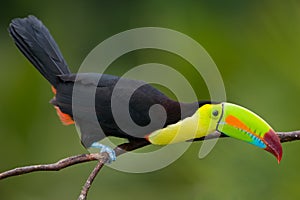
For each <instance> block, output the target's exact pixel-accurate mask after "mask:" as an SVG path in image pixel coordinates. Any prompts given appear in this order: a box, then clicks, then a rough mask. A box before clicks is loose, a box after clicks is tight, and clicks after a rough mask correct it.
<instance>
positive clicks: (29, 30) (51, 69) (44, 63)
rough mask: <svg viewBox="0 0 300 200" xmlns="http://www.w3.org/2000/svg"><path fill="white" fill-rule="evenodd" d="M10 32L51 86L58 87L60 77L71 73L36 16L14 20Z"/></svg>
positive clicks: (54, 43)
mask: <svg viewBox="0 0 300 200" xmlns="http://www.w3.org/2000/svg"><path fill="white" fill-rule="evenodd" d="M8 30H9V33H10V35H11V37H12V38H13V40H14V42H15V43H16V45H17V47H18V48H19V49H20V50H21V52H22V53H23V54H24V55H25V56H26V57H27V58H28V59H29V60H30V62H31V63H32V64H33V65H34V67H35V68H36V69H37V70H38V71H39V72H40V73H41V74H42V75H43V76H44V77H45V78H46V79H47V80H48V81H49V82H50V83H51V85H53V86H54V87H56V85H57V76H58V75H62V74H69V73H70V70H69V68H68V66H67V63H66V61H65V59H64V58H63V56H62V54H61V52H60V50H59V48H58V46H57V44H56V42H55V41H54V39H53V38H52V36H51V34H50V33H49V31H48V29H47V28H46V27H45V26H44V24H43V23H42V22H41V21H40V20H38V19H37V18H36V17H35V16H28V17H26V18H23V19H20V18H17V19H13V20H12V22H11V24H10V25H9V29H8Z"/></svg>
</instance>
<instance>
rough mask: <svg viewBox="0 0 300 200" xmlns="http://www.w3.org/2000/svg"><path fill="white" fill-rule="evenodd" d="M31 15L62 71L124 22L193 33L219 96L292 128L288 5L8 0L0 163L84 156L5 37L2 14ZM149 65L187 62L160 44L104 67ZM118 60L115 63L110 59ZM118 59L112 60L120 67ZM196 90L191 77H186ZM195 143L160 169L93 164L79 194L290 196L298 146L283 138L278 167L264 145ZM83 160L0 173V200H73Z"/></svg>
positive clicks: (1, 49) (299, 178)
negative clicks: (220, 84)
mask: <svg viewBox="0 0 300 200" xmlns="http://www.w3.org/2000/svg"><path fill="white" fill-rule="evenodd" d="M28 14H34V15H36V16H37V17H39V18H40V19H41V20H42V21H43V22H44V24H46V26H47V27H48V28H49V29H50V31H51V33H52V34H53V36H54V38H55V39H56V41H57V43H58V44H59V46H60V49H61V51H62V52H63V54H64V57H65V59H66V60H67V62H68V64H69V66H70V68H71V69H72V71H73V72H76V70H77V69H78V68H79V66H80V64H81V62H82V61H83V59H84V58H85V56H86V55H87V54H88V53H89V52H90V51H91V50H92V49H93V48H94V47H95V46H96V45H97V44H98V43H100V42H101V41H103V40H105V39H106V38H108V37H110V36H112V35H114V34H117V33H119V32H121V31H125V30H128V29H131V28H136V27H144V26H158V27H165V28H171V29H174V30H176V31H180V32H182V33H184V34H187V35H189V36H190V37H192V38H194V39H195V40H196V41H198V42H199V43H200V44H202V45H203V46H204V48H205V49H206V50H207V51H208V52H209V54H210V55H211V57H212V58H213V59H214V61H215V62H216V64H217V66H218V68H219V70H220V72H221V74H222V76H223V80H224V84H225V87H226V92H227V99H228V101H231V102H235V103H238V104H240V105H243V106H245V107H248V108H250V109H251V110H253V111H255V112H256V113H258V114H260V115H261V116H262V117H263V118H265V119H266V120H267V121H268V122H269V123H270V124H271V125H272V126H273V127H274V129H275V130H278V131H290V130H297V129H300V124H299V111H300V108H299V106H298V105H299V100H300V95H299V92H300V80H299V76H300V67H299V66H300V60H299V57H300V56H299V55H300V54H299V52H300V39H299V35H300V1H290V0H287V1H238V0H228V1H217V0H212V1H159V0H154V1H95V0H90V1H58V0H52V1H45V2H42V1H34V0H28V1H17V0H10V1H7V2H2V3H1V7H0V61H1V62H0V70H1V73H0V93H1V98H0V158H1V164H0V171H4V170H7V169H11V168H14V167H18V166H23V165H30V164H38V163H50V162H54V161H57V160H58V159H60V158H64V157H67V156H71V155H75V154H81V153H86V150H85V149H84V148H83V147H82V146H81V145H80V141H79V137H78V134H77V133H76V130H75V128H74V127H72V126H69V127H65V126H63V125H61V123H60V122H59V120H58V118H57V116H56V113H55V111H54V109H53V107H52V106H51V105H50V104H48V101H49V100H50V99H51V98H52V96H53V95H52V93H51V90H50V86H49V85H48V83H47V82H46V81H45V80H44V79H43V78H42V76H41V75H40V74H39V73H38V72H37V71H36V70H35V69H34V68H33V67H32V66H31V64H30V63H29V62H28V61H27V60H26V59H25V58H24V56H23V55H21V53H20V52H19V51H18V50H17V49H16V47H15V45H14V44H13V42H12V40H11V39H10V37H9V36H8V32H7V27H8V24H9V22H10V20H11V19H13V18H15V17H24V16H27V15H28ZM147 62H158V63H164V64H168V65H170V66H174V67H175V68H177V69H180V70H181V71H183V73H186V74H187V75H188V74H189V73H190V74H192V73H191V72H189V67H188V64H187V63H186V62H185V61H183V60H180V59H179V58H178V57H176V56H174V55H170V54H168V53H166V52H161V51H151V50H148V51H144V52H133V53H131V54H129V55H124V56H123V57H122V58H120V59H119V60H117V61H116V63H115V66H119V67H114V65H113V66H112V67H111V73H113V74H117V75H118V74H122V73H123V72H125V71H126V70H128V69H130V67H132V66H136V65H138V64H142V63H147ZM120 66H122V67H120ZM123 66H124V67H123ZM191 83H192V84H193V87H194V88H195V89H196V90H197V91H199V94H198V95H199V98H203V99H206V98H208V93H207V89H206V87H205V84H204V83H203V80H201V79H195V78H191ZM200 144H201V143H195V144H193V145H192V147H191V148H189V150H188V151H187V152H186V153H185V154H184V155H183V156H182V157H181V158H180V159H179V160H177V161H176V162H174V163H173V164H172V165H170V166H168V167H166V168H164V169H161V170H159V171H155V172H151V173H146V174H128V173H123V172H118V171H115V170H113V169H110V168H108V167H105V168H104V169H103V170H102V171H101V173H100V174H99V175H98V177H97V178H96V180H95V182H94V184H93V185H92V188H91V191H90V193H89V199H104V198H105V199H123V200H126V199H140V198H143V199H145V200H147V199H149V200H150V199H212V200H213V199H274V200H276V199H299V198H300V194H299V186H300V174H299V167H300V157H299V151H300V142H291V143H285V144H283V149H284V156H283V159H282V162H281V163H280V165H278V164H277V162H276V160H275V159H274V158H273V157H272V156H271V155H270V154H268V153H266V152H263V151H261V150H259V149H257V148H255V147H253V146H251V145H247V144H244V143H241V142H239V141H236V140H233V139H222V140H219V141H218V143H217V145H216V147H215V148H214V149H213V151H212V152H211V153H210V154H209V155H208V156H207V157H205V158H204V159H201V160H200V159H198V156H197V155H198V151H199V148H200ZM94 166H95V163H92V162H91V163H86V164H81V165H76V166H73V167H70V168H68V169H64V170H62V171H60V172H37V173H32V174H28V175H23V176H20V177H12V178H8V179H5V180H1V181H0V198H1V199H9V200H15V199H22V200H26V199H30V200H34V199H45V200H46V199H51V200H52V199H76V198H77V196H78V195H79V192H80V190H81V188H82V185H83V184H84V182H85V180H86V178H87V176H88V175H89V173H90V171H91V170H92V169H93V167H94Z"/></svg>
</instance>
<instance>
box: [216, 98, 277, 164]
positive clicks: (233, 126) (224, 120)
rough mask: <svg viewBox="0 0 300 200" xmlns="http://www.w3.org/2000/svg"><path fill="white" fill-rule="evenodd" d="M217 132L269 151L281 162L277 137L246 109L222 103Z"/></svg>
mask: <svg viewBox="0 0 300 200" xmlns="http://www.w3.org/2000/svg"><path fill="white" fill-rule="evenodd" d="M217 131H219V132H221V133H223V134H225V135H228V136H230V137H233V138H236V139H239V140H243V141H245V142H248V143H250V144H253V145H255V146H257V147H259V148H262V149H265V150H266V151H269V152H270V153H272V154H273V155H274V156H275V157H276V158H277V160H278V163H279V162H280V160H281V157H282V146H281V143H280V139H279V137H278V136H277V135H276V133H275V132H274V130H273V129H272V128H271V126H270V125H269V124H267V123H266V122H265V121H264V120H263V119H262V118H260V117H259V116H258V115H256V114H255V113H253V112H251V111H249V110H247V109H246V108H243V107H241V106H238V105H235V104H231V103H222V115H221V117H220V119H219V122H218V124H217Z"/></svg>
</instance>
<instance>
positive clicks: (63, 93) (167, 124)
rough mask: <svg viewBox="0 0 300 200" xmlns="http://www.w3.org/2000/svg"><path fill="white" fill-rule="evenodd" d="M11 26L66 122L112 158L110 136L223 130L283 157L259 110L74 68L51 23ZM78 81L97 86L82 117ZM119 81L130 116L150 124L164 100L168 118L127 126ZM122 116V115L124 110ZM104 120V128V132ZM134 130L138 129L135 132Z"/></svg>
mask: <svg viewBox="0 0 300 200" xmlns="http://www.w3.org/2000/svg"><path fill="white" fill-rule="evenodd" d="M9 32H10V35H11V37H12V38H13V40H14V42H15V44H16V45H17V47H18V48H19V49H20V50H21V52H22V53H23V54H24V55H25V56H26V57H27V58H28V59H29V61H30V62H31V63H32V64H33V65H34V67H35V68H36V69H37V70H38V71H39V72H40V73H41V74H42V75H43V76H44V77H45V78H46V79H47V80H48V81H49V82H50V84H51V85H52V88H53V92H54V94H55V96H54V98H53V99H52V100H51V104H53V105H54V107H55V109H56V110H57V113H58V115H59V117H60V119H61V121H62V122H63V123H64V124H67V125H68V124H74V123H75V124H76V126H77V127H79V129H80V132H81V141H82V144H83V145H84V146H85V147H86V148H89V147H101V148H102V150H103V149H104V150H105V151H108V152H109V153H110V155H111V159H115V158H114V152H113V151H112V150H111V149H109V148H107V147H106V146H104V145H101V144H99V143H97V142H98V141H100V140H101V139H103V138H104V137H105V136H115V137H120V138H126V139H128V141H129V143H134V142H137V141H144V142H145V144H155V145H167V144H170V143H176V142H183V141H188V140H193V139H197V138H201V137H203V136H206V135H208V134H210V133H213V132H215V131H218V132H220V133H223V134H225V135H227V136H230V137H233V138H236V139H239V140H242V141H245V142H248V143H251V144H253V145H255V146H257V147H259V148H262V149H265V150H267V151H269V152H271V153H272V154H273V155H274V156H276V158H277V160H278V162H279V161H280V159H281V157H282V147H281V144H280V140H279V137H278V136H277V135H276V133H275V132H274V131H273V129H272V128H271V127H270V126H269V125H268V124H267V123H266V122H265V121H264V120H263V119H261V118H260V117H259V116H257V115H256V114H254V113H253V112H251V111H249V110H247V109H245V108H243V107H240V106H238V105H234V104H231V103H225V102H223V103H215V102H214V103H212V102H209V101H199V102H196V103H180V102H178V101H175V100H172V99H170V98H168V97H167V96H166V95H164V94H163V93H161V92H160V91H159V90H157V89H155V88H154V87H152V86H151V85H149V84H147V83H145V82H143V81H138V80H129V79H125V78H121V77H117V76H112V75H108V74H96V73H83V74H72V73H71V72H70V70H69V68H68V66H67V64H66V62H65V60H64V58H63V56H62V54H61V52H60V50H59V48H58V46H57V44H56V43H55V41H54V39H53V38H52V36H51V35H50V33H49V31H48V29H47V28H46V27H45V26H44V25H43V24H42V22H41V21H40V20H38V19H37V18H36V17H34V16H29V17H26V18H23V19H20V18H17V19H14V20H12V22H11V24H10V26H9ZM95 76H99V78H100V80H99V81H98V83H95V82H94V81H93V80H95V79H94V78H95ZM75 81H76V84H77V85H78V87H79V90H82V94H83V95H84V93H85V91H86V90H89V88H90V87H91V86H93V87H95V88H96V89H95V99H94V100H95V103H94V108H90V107H91V105H90V104H86V103H85V104H84V103H83V104H82V105H80V103H79V105H78V108H77V113H79V116H77V117H74V116H73V115H74V107H72V101H73V100H74V99H73V88H74V84H75ZM119 81H122V84H121V85H120V84H119V85H118V88H117V90H118V95H117V99H116V100H115V101H116V102H117V103H116V105H117V106H121V107H124V106H127V107H128V106H129V114H130V116H124V117H126V118H128V117H130V118H131V119H132V120H133V122H134V123H135V124H136V125H137V126H140V127H146V126H147V125H148V124H149V123H152V121H151V120H152V119H151V118H150V114H149V110H150V108H151V106H153V105H156V104H159V105H160V106H162V107H163V108H164V110H165V112H164V114H165V115H166V117H165V118H162V120H164V122H163V123H158V122H159V120H153V121H154V125H153V126H150V127H149V128H145V129H141V130H140V132H138V133H136V131H135V130H133V128H135V127H133V128H132V127H127V128H125V129H124V128H123V127H122V128H121V127H120V126H119V124H118V123H117V122H116V120H115V117H116V115H115V113H113V111H112V106H111V98H112V94H113V92H114V89H116V88H115V86H116V85H117V83H118V82H119ZM131 85H132V86H134V85H141V86H140V87H138V88H137V89H136V90H135V91H134V93H133V94H132V96H131V97H130V101H129V103H128V102H127V101H126V100H124V99H123V96H126V94H128V93H130V90H131V88H130V86H131ZM82 98H84V96H83V97H82ZM128 104H129V105H128ZM91 110H92V111H95V113H96V116H97V123H95V122H93V121H91V120H90V118H89V117H88V116H89V112H90V111H91ZM117 114H118V113H117ZM154 116H155V115H154ZM117 117H118V118H119V121H120V120H121V121H122V117H123V116H118V115H117ZM152 117H153V116H152ZM156 117H157V118H159V117H160V116H156ZM124 120H125V118H124ZM99 125H100V127H101V129H102V130H103V132H104V134H99V133H98V130H99V128H98V127H99ZM130 128H132V130H130ZM133 132H135V133H134V134H131V133H133Z"/></svg>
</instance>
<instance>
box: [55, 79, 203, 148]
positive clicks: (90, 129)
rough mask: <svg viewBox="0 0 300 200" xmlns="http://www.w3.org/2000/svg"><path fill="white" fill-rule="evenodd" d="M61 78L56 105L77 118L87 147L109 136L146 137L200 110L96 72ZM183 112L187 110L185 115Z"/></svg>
mask: <svg viewBox="0 0 300 200" xmlns="http://www.w3.org/2000/svg"><path fill="white" fill-rule="evenodd" d="M59 78H60V80H61V82H60V84H58V86H57V94H56V98H55V99H54V100H53V101H52V103H53V104H54V105H56V106H58V107H59V108H60V109H61V111H62V112H64V113H67V114H69V115H71V116H72V117H73V118H74V120H75V122H76V125H78V127H79V128H80V131H81V140H82V143H83V144H84V145H85V146H86V147H89V146H90V145H91V144H92V143H93V142H95V141H99V140H101V139H103V138H104V137H105V136H115V137H121V138H128V139H130V140H132V139H136V138H144V136H145V135H147V134H149V133H151V132H153V131H155V130H157V129H160V128H163V127H165V126H166V125H168V124H172V123H176V122H178V121H179V120H180V119H182V118H185V117H186V116H191V115H192V114H193V113H194V112H195V110H196V109H197V108H198V105H196V104H180V103H178V102H176V101H173V100H171V99H169V98H168V97H167V96H166V95H164V94H163V93H161V92H160V91H159V90H157V89H155V88H154V87H152V86H151V85H149V84H147V83H145V82H143V81H138V80H130V79H125V78H120V77H117V76H112V75H107V74H96V73H85V74H67V75H61V76H59ZM75 81H76V84H74V83H75ZM74 85H75V87H74ZM91 97H94V99H93V98H91ZM72 102H73V109H72ZM93 104H94V106H93ZM153 105H160V107H158V106H156V107H155V108H154V107H152V106H153ZM180 106H182V107H180ZM151 107H152V108H151ZM150 108H151V110H150ZM153 108H154V109H153ZM162 108H163V109H162ZM181 109H184V113H183V114H182V115H181V113H182V112H181ZM149 111H150V112H149ZM95 119H96V120H95ZM131 120H132V121H131ZM99 125H100V126H99ZM100 127H101V129H100Z"/></svg>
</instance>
